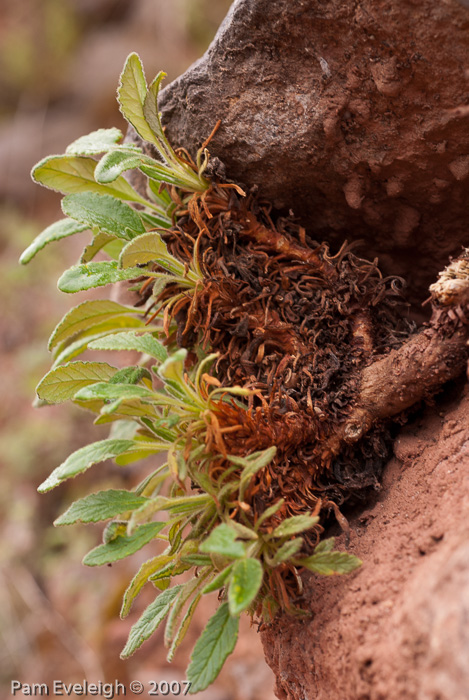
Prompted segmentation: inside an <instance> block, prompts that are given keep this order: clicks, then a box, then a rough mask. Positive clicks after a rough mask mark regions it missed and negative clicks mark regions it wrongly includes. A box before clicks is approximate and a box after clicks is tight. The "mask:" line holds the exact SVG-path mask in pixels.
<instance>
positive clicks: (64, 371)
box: [36, 361, 117, 403]
mask: <svg viewBox="0 0 469 700" xmlns="http://www.w3.org/2000/svg"><path fill="white" fill-rule="evenodd" d="M116 372H117V367H112V366H111V365H108V364H107V362H80V361H78V362H69V363H68V364H66V365H61V366H60V367H56V369H52V370H50V372H48V373H47V374H46V376H45V377H44V378H43V379H42V380H41V381H40V382H39V384H38V386H37V389H36V392H37V395H38V396H39V398H40V399H42V400H43V401H47V402H48V403H62V402H63V401H68V400H69V399H71V398H72V397H73V396H74V395H75V394H76V393H77V391H79V389H82V388H84V387H87V386H89V385H90V384H95V383H96V382H102V381H105V380H108V379H111V377H113V376H114V375H115V373H116Z"/></svg>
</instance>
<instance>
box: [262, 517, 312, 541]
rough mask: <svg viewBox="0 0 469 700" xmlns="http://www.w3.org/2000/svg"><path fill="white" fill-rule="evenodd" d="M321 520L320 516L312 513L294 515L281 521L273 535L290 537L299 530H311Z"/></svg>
mask: <svg viewBox="0 0 469 700" xmlns="http://www.w3.org/2000/svg"><path fill="white" fill-rule="evenodd" d="M318 522H319V518H317V517H313V516H311V515H293V516H292V517H291V518H287V519H286V520H284V521H283V523H280V525H279V526H278V527H276V528H275V530H274V531H273V533H272V537H289V536H290V535H296V534H297V533H298V532H304V531H305V530H310V529H311V528H312V527H314V526H315V525H316V524H317V523H318Z"/></svg>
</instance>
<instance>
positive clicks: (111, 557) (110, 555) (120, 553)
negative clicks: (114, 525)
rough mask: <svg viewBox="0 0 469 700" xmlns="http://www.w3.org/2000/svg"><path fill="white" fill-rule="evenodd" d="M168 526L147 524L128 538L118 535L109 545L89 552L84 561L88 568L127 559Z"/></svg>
mask: <svg viewBox="0 0 469 700" xmlns="http://www.w3.org/2000/svg"><path fill="white" fill-rule="evenodd" d="M165 526H166V523H146V524H145V525H141V526H140V527H139V528H137V529H136V530H135V532H134V533H133V534H132V535H130V536H128V535H125V534H122V535H117V537H114V538H113V539H111V540H110V541H109V542H107V544H100V545H99V546H98V547H95V548H94V549H92V550H91V552H88V554H87V555H86V557H85V558H84V559H83V564H85V565H86V566H103V565H104V564H111V563H112V562H114V561H119V560H120V559H125V557H128V556H130V555H131V554H134V553H135V552H138V550H139V549H142V547H144V546H145V545H146V544H148V543H149V542H151V540H153V539H154V538H155V537H156V536H157V535H158V533H159V532H160V531H161V530H162V529H163V528H164V527H165Z"/></svg>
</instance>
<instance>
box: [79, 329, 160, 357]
mask: <svg viewBox="0 0 469 700" xmlns="http://www.w3.org/2000/svg"><path fill="white" fill-rule="evenodd" d="M89 347H90V348H91V349H93V350H136V351H137V352H141V353H144V354H145V355H150V356H151V357H154V358H155V359H157V360H159V361H160V362H164V361H165V360H166V359H167V358H168V353H167V350H166V348H165V347H164V345H162V344H161V343H159V342H158V341H157V340H156V338H154V337H153V336H152V335H151V334H150V333H146V334H145V335H137V333H134V332H127V333H115V334H114V335H108V336H106V337H105V338H101V339H99V340H95V341H93V342H91V343H89Z"/></svg>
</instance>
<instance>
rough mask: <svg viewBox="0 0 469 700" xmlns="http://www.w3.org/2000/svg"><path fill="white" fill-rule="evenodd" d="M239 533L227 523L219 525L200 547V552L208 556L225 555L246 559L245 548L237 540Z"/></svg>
mask: <svg viewBox="0 0 469 700" xmlns="http://www.w3.org/2000/svg"><path fill="white" fill-rule="evenodd" d="M236 537H237V533H236V531H235V530H233V528H231V527H230V526H229V525H226V524H225V523H222V524H221V525H218V527H216V528H215V529H214V530H212V532H211V533H210V535H209V536H208V537H207V539H206V540H204V541H203V542H202V543H201V545H200V551H201V552H205V553H207V554H223V555H224V556H225V557H231V558H232V559H238V558H239V557H244V555H245V548H244V545H243V543H242V542H238V541H237V540H236Z"/></svg>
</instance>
